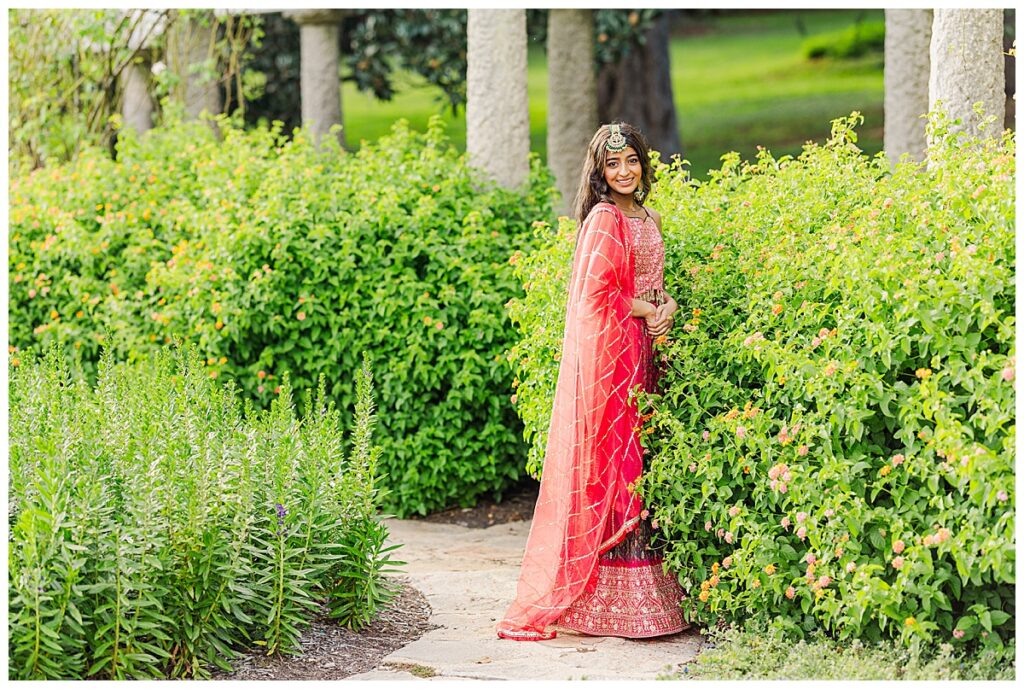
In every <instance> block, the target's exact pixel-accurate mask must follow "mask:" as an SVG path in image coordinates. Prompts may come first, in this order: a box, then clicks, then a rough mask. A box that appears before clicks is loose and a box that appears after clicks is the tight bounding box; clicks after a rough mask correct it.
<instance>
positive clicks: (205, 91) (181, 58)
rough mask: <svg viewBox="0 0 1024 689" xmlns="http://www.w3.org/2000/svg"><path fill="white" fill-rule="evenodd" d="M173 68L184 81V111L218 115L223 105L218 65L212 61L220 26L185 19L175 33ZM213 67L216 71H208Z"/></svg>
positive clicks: (192, 116)
mask: <svg viewBox="0 0 1024 689" xmlns="http://www.w3.org/2000/svg"><path fill="white" fill-rule="evenodd" d="M176 33H177V35H176V41H175V42H176V43H177V45H176V47H175V49H174V52H175V57H174V63H173V64H174V70H175V72H176V73H177V74H178V76H179V77H180V78H181V79H182V81H183V92H182V99H183V100H184V103H185V114H186V115H187V116H188V117H190V118H193V119H195V118H198V117H199V115H200V114H201V113H203V112H208V113H210V114H211V115H219V114H220V113H221V111H222V110H223V108H224V104H223V102H222V101H221V97H220V83H219V81H218V79H217V75H216V65H215V64H211V59H212V58H213V46H214V45H215V44H216V41H217V25H216V23H215V22H213V21H212V20H211V21H210V23H209V24H207V25H205V26H204V25H203V24H201V23H200V22H199V21H197V20H195V19H191V20H189V21H187V22H184V23H183V24H182V26H181V27H180V28H179V30H178V31H177V32H176ZM210 69H213V70H214V72H215V73H214V74H210V72H209V70H210Z"/></svg>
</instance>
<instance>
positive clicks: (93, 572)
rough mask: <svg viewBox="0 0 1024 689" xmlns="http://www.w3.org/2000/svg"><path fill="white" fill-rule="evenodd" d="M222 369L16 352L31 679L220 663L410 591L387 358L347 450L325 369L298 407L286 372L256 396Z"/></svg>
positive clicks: (23, 646) (13, 442) (12, 552)
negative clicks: (384, 503) (396, 545)
mask: <svg viewBox="0 0 1024 689" xmlns="http://www.w3.org/2000/svg"><path fill="white" fill-rule="evenodd" d="M205 369H206V367H205V365H204V362H202V361H201V360H200V359H199V357H198V355H197V354H196V352H195V350H194V348H193V349H192V350H190V351H186V350H184V349H179V350H178V351H177V352H173V351H170V350H168V351H161V352H157V353H156V354H154V355H153V356H152V357H147V358H145V359H143V360H141V361H139V362H137V363H135V364H131V365H124V364H116V363H115V362H114V359H113V356H112V354H111V353H109V352H108V353H107V354H105V355H104V356H103V357H102V360H101V362H100V373H99V377H98V381H97V383H96V385H95V387H93V386H91V385H89V384H88V383H87V382H86V381H84V380H83V379H82V378H80V377H76V376H75V375H74V374H73V373H72V370H71V368H70V367H69V362H68V361H67V360H66V359H65V357H64V353H63V351H58V349H57V348H56V347H54V348H52V349H51V350H50V351H49V352H48V353H47V354H46V356H45V357H43V358H42V359H38V360H37V359H36V358H35V357H31V356H30V357H28V358H27V359H25V360H23V361H21V363H20V365H19V366H18V367H17V368H12V369H11V379H10V394H11V398H10V409H11V426H10V428H11V436H10V504H9V515H10V517H9V518H10V521H11V525H12V526H11V539H10V542H9V544H8V585H9V599H8V605H9V613H10V614H9V620H8V625H9V626H8V632H9V637H8V638H9V646H8V651H9V655H10V677H11V678H12V679H14V678H16V679H83V678H98V679H105V678H107V679H124V678H147V677H164V676H169V677H182V676H191V677H204V676H208V674H209V671H210V669H211V668H212V666H217V667H220V668H222V669H227V670H230V669H231V666H230V661H231V659H232V658H233V657H235V655H236V651H238V650H239V649H242V648H248V647H259V648H260V650H262V651H265V652H266V653H295V652H298V651H299V650H300V649H299V644H298V641H299V635H300V633H301V631H302V629H303V628H304V627H305V626H306V624H307V622H308V620H309V619H310V618H311V617H312V616H313V615H315V614H319V605H320V603H325V604H326V606H327V609H328V610H329V611H330V614H331V616H332V617H335V618H336V619H337V620H338V621H339V623H341V624H346V625H348V626H353V627H359V626H362V625H365V624H367V623H368V622H369V621H370V619H372V617H374V616H375V615H376V614H377V612H378V611H379V608H380V606H381V605H382V604H383V603H384V602H385V601H386V600H387V599H388V598H389V597H390V596H391V595H392V592H391V589H392V585H391V584H390V583H388V582H387V581H386V580H384V578H383V575H385V574H386V573H387V572H388V571H390V569H391V566H390V565H391V564H397V563H389V560H390V557H391V556H390V554H389V552H388V551H390V550H392V549H393V547H392V546H388V547H385V546H384V540H385V538H386V537H387V529H386V527H385V526H384V525H383V524H382V523H381V522H379V521H378V520H377V517H376V515H375V512H376V497H377V488H376V486H375V482H376V476H375V472H376V463H377V458H378V456H379V449H378V448H375V447H374V446H373V445H372V442H371V433H372V428H373V399H372V379H371V373H370V368H369V366H368V365H364V367H363V369H362V372H361V374H360V376H359V401H358V404H357V407H358V409H357V416H356V419H355V429H354V431H353V442H352V447H353V450H352V452H351V453H350V454H349V455H348V456H347V457H346V456H345V455H344V453H343V452H342V437H341V432H340V430H339V419H338V413H337V411H336V410H335V409H334V408H333V406H332V405H331V404H330V403H329V402H328V401H327V399H326V394H325V391H324V389H323V386H321V387H320V388H319V389H318V391H317V393H316V395H315V396H312V397H311V396H307V397H306V411H305V414H304V415H303V416H302V417H301V418H296V416H295V413H294V410H293V406H292V401H291V388H290V386H289V385H288V382H287V380H285V381H284V382H283V385H282V391H281V394H280V395H279V396H278V397H277V398H276V399H275V400H274V403H273V404H272V405H271V408H270V409H269V410H263V411H258V412H257V411H255V410H253V408H252V407H251V405H248V404H247V405H245V408H244V410H243V408H242V405H240V404H239V401H238V398H237V395H236V390H234V389H233V386H230V385H229V386H221V385H218V384H217V383H215V382H213V381H211V380H210V378H209V376H208V375H207V372H206V370H205Z"/></svg>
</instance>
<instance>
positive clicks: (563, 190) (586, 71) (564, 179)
mask: <svg viewBox="0 0 1024 689" xmlns="http://www.w3.org/2000/svg"><path fill="white" fill-rule="evenodd" d="M597 125H598V120H597V74H596V72H595V71H594V13H593V10H556V9H552V10H550V11H549V12H548V167H550V168H551V170H552V172H554V173H555V184H556V186H557V187H558V192H559V194H561V200H560V201H559V203H558V206H557V207H556V210H557V211H558V213H559V214H562V215H567V214H570V213H571V212H572V206H573V203H574V202H575V198H576V190H577V186H578V185H579V180H580V172H581V170H582V167H583V158H584V156H585V155H586V153H587V146H588V145H589V143H590V139H591V137H593V135H594V132H595V131H596V130H597Z"/></svg>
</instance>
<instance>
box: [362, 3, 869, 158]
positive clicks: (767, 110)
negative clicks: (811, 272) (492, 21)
mask: <svg viewBox="0 0 1024 689" xmlns="http://www.w3.org/2000/svg"><path fill="white" fill-rule="evenodd" d="M858 17H860V18H862V19H864V20H868V21H870V20H880V19H882V18H883V11H882V10H793V11H779V12H774V13H758V14H751V15H741V16H736V15H732V16H725V17H711V18H707V19H704V20H702V21H701V22H700V23H699V25H698V24H693V25H691V26H692V29H693V30H690V31H685V32H684V33H683V34H682V35H678V36H676V37H674V38H673V39H672V44H671V57H672V88H673V94H674V97H675V102H676V112H677V116H678V119H679V130H680V137H681V139H682V142H683V148H684V155H685V157H686V158H687V159H688V160H689V161H690V162H691V164H692V170H693V173H694V176H696V177H701V178H703V177H705V176H706V171H707V170H708V169H709V168H715V167H718V166H719V164H720V162H719V161H720V157H721V156H722V155H723V154H724V153H726V152H728V151H733V150H735V151H739V152H740V153H741V154H742V155H743V156H744V157H745V158H749V157H752V156H753V153H754V150H755V146H757V145H763V146H766V147H768V148H769V149H770V150H771V151H772V152H773V153H775V154H776V155H777V156H778V155H783V154H787V153H789V154H795V153H799V151H800V147H801V146H802V144H803V143H804V142H805V141H807V140H811V139H814V140H822V139H824V138H825V137H826V136H827V135H828V132H829V127H830V124H829V123H830V121H831V120H832V119H833V118H835V117H839V116H843V115H848V114H849V113H850V112H851V111H853V110H858V111H860V112H861V113H863V114H864V116H865V123H864V125H863V127H862V128H861V138H860V144H861V147H862V148H863V149H864V150H865V151H867V152H868V153H875V152H877V151H879V150H881V148H882V98H883V93H882V58H881V56H880V55H879V56H874V57H867V58H861V59H858V60H846V61H841V62H836V61H829V60H823V61H817V62H812V61H809V60H806V59H805V58H804V57H803V55H802V53H801V50H800V46H801V43H802V41H803V39H804V37H805V36H802V35H801V34H800V31H799V30H798V26H799V24H798V22H799V23H802V25H803V27H804V29H805V32H806V35H813V34H816V33H822V32H825V31H832V30H835V29H841V28H843V27H845V26H849V25H851V24H853V23H854V22H855V21H856V20H857V18H858ZM398 85H399V86H400V87H401V88H399V89H396V90H397V91H398V95H397V96H396V97H395V99H394V100H392V101H391V102H389V103H384V102H380V101H377V100H376V99H374V98H373V97H372V96H368V95H365V94H361V93H359V92H358V91H357V90H356V89H355V87H354V86H353V85H352V84H351V83H350V82H346V83H345V84H344V88H343V95H342V109H343V112H344V119H345V127H346V136H347V139H348V142H349V144H350V145H358V143H359V142H360V141H361V140H364V139H367V140H373V139H376V138H377V137H379V136H380V135H381V134H383V133H385V132H387V131H388V129H390V127H391V124H392V122H394V121H395V120H396V119H398V118H401V117H404V118H406V119H407V120H409V122H410V124H411V125H412V126H413V127H415V128H418V129H423V128H425V127H426V122H427V120H428V118H429V117H430V116H431V115H433V114H436V113H441V114H442V115H443V117H444V118H445V120H446V121H447V122H448V132H449V135H450V136H451V138H452V140H453V141H454V142H455V144H456V145H457V146H459V147H460V148H461V147H463V146H464V145H465V138H466V136H465V113H464V112H460V113H459V114H458V115H452V113H451V110H450V109H447V108H445V106H444V105H443V104H442V102H441V101H440V99H439V94H440V92H439V91H438V90H437V89H434V88H432V87H429V86H426V85H424V84H423V82H422V80H419V79H418V78H417V77H414V76H412V75H408V74H402V75H400V76H399V78H398ZM528 89H529V99H530V140H531V147H532V149H533V150H534V151H536V152H538V153H540V155H541V156H542V157H543V156H544V155H545V153H546V141H545V139H546V136H547V124H546V114H547V71H546V57H545V55H544V52H543V50H542V49H541V48H540V46H535V45H531V46H530V52H529V74H528Z"/></svg>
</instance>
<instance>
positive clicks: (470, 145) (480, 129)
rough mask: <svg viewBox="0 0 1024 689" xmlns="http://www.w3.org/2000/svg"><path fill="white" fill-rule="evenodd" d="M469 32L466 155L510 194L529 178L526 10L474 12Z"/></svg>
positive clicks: (467, 27) (469, 22) (472, 11)
mask: <svg viewBox="0 0 1024 689" xmlns="http://www.w3.org/2000/svg"><path fill="white" fill-rule="evenodd" d="M466 33H467V39H468V46H467V47H468V53H467V65H466V152H467V153H468V154H469V160H470V163H471V164H472V165H473V166H474V167H477V168H479V169H481V170H483V171H484V172H485V173H487V174H488V175H489V176H490V177H491V178H493V179H494V180H495V181H496V182H498V184H500V185H501V186H503V187H505V188H507V189H512V188H515V187H518V186H519V185H521V184H523V183H524V182H526V180H527V178H528V177H529V175H530V112H529V104H528V101H527V90H526V10H484V9H470V10H469V16H468V23H467V26H466Z"/></svg>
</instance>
